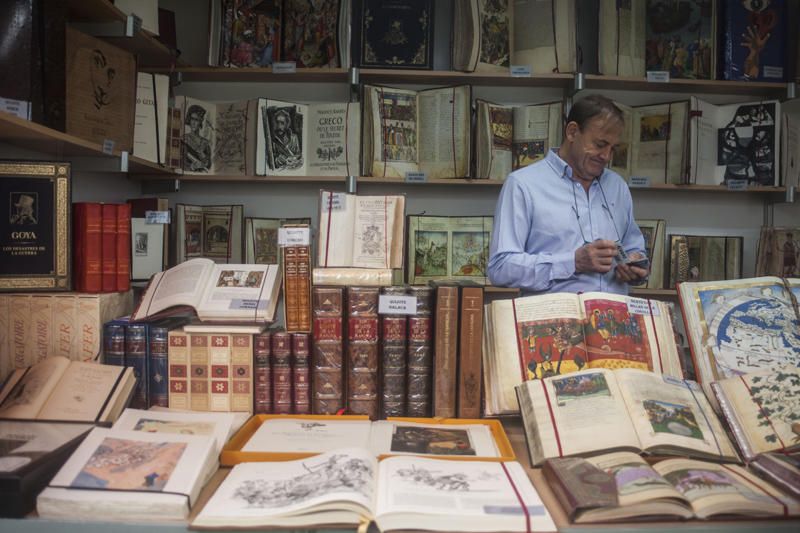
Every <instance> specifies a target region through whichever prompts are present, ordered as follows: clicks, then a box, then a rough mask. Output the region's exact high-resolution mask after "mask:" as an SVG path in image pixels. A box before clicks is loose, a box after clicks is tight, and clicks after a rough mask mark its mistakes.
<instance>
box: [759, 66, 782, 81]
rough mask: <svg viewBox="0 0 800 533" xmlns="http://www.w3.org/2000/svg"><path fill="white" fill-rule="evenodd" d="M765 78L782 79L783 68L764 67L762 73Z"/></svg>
mask: <svg viewBox="0 0 800 533" xmlns="http://www.w3.org/2000/svg"><path fill="white" fill-rule="evenodd" d="M762 73H763V74H764V77H765V78H778V79H783V67H768V66H767V65H764V70H763V71H762Z"/></svg>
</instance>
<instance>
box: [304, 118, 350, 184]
mask: <svg viewBox="0 0 800 533" xmlns="http://www.w3.org/2000/svg"><path fill="white" fill-rule="evenodd" d="M308 123H309V129H308V131H309V134H308V140H309V146H308V173H309V175H311V176H355V175H357V174H358V161H359V143H360V142H361V110H360V108H359V106H358V104H353V103H334V104H316V105H311V106H309V108H308Z"/></svg>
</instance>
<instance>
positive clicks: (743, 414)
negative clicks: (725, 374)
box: [711, 366, 800, 461]
mask: <svg viewBox="0 0 800 533" xmlns="http://www.w3.org/2000/svg"><path fill="white" fill-rule="evenodd" d="M711 388H712V390H713V391H714V393H715V394H716V396H717V401H718V402H719V405H720V407H721V408H722V413H723V415H724V416H725V418H726V420H727V421H728V425H729V426H730V427H731V430H732V431H733V437H734V438H735V439H736V443H737V444H738V445H739V449H740V450H741V451H742V455H744V458H745V459H746V460H747V461H750V460H752V459H753V458H754V457H756V456H757V455H758V454H760V453H765V452H784V453H790V452H795V451H798V450H800V428H798V423H799V422H800V369H798V368H797V367H796V366H787V367H783V368H776V369H774V370H762V371H761V372H753V373H751V374H740V375H738V376H736V377H732V378H728V379H723V380H720V381H717V382H715V383H712V384H711Z"/></svg>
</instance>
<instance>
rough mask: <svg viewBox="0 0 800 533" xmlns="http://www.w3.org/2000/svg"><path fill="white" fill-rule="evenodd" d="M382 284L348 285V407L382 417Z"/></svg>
mask: <svg viewBox="0 0 800 533" xmlns="http://www.w3.org/2000/svg"><path fill="white" fill-rule="evenodd" d="M379 291H380V289H379V288H378V287H348V288H347V338H348V343H347V407H348V411H349V412H350V413H352V414H354V415H367V416H369V417H370V418H371V419H373V420H374V419H376V418H377V417H378V293H379Z"/></svg>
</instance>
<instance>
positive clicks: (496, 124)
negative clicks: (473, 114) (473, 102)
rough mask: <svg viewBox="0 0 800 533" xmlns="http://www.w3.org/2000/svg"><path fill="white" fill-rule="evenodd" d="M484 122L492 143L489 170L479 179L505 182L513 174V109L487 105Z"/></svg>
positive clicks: (484, 109) (488, 137)
mask: <svg viewBox="0 0 800 533" xmlns="http://www.w3.org/2000/svg"><path fill="white" fill-rule="evenodd" d="M483 112H484V115H485V116H484V118H483V121H484V122H485V124H486V128H487V129H488V131H487V132H486V133H485V134H486V136H487V140H488V142H489V143H490V145H491V146H490V147H489V151H488V155H489V158H490V161H489V162H488V169H486V172H485V173H484V174H483V175H479V176H478V177H479V178H484V177H486V178H488V179H494V180H504V179H506V176H508V175H509V174H510V173H511V166H512V155H511V154H512V151H511V150H512V139H513V132H514V115H513V109H512V108H511V107H508V106H500V105H493V104H489V103H487V104H486V105H485V106H484V108H483Z"/></svg>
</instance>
